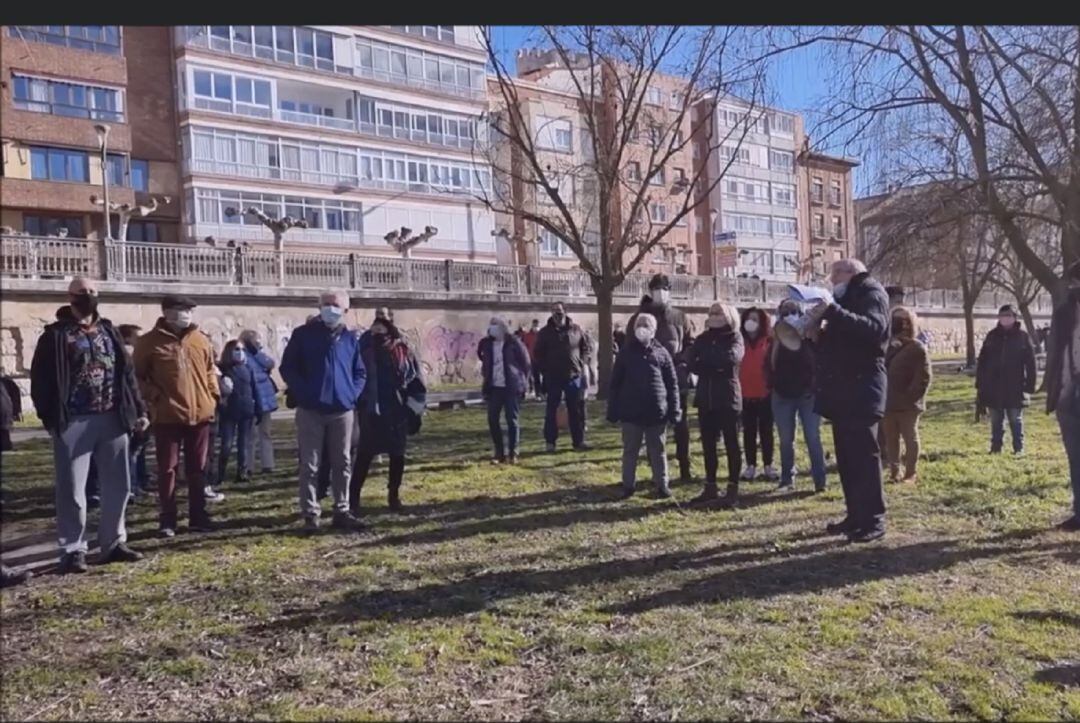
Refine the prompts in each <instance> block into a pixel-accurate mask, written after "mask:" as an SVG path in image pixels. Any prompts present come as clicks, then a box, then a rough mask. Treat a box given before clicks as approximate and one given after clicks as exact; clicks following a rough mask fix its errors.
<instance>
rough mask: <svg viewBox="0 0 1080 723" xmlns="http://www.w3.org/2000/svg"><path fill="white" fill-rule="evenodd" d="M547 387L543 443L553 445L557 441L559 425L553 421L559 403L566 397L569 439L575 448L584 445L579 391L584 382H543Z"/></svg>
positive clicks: (575, 380) (572, 380) (547, 380)
mask: <svg viewBox="0 0 1080 723" xmlns="http://www.w3.org/2000/svg"><path fill="white" fill-rule="evenodd" d="M544 381H545V383H546V386H547V389H546V390H545V391H546V392H547V407H546V410H545V414H544V441H546V442H547V443H548V444H555V442H556V441H557V440H558V439H559V425H558V422H557V421H556V419H555V415H556V413H557V412H558V411H559V403H560V402H562V399H563V396H564V395H565V396H566V416H567V421H568V422H569V423H570V439H571V441H572V442H573V443H574V446H575V447H580V446H581V445H582V444H584V443H585V424H584V421H585V420H584V419H583V418H582V406H581V390H582V386H583V385H584V384H585V381H584V380H583V379H581V378H580V377H575V378H574V379H570V380H569V381H564V382H559V381H557V380H553V379H545V380H544Z"/></svg>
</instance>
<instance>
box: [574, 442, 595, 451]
mask: <svg viewBox="0 0 1080 723" xmlns="http://www.w3.org/2000/svg"><path fill="white" fill-rule="evenodd" d="M591 449H592V446H590V445H588V444H585V443H584V442H582V443H581V444H575V445H574V451H575V452H588V451H590V450H591Z"/></svg>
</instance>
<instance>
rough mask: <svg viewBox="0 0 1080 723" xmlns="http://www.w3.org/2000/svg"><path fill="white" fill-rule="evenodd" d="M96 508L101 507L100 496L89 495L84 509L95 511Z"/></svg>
mask: <svg viewBox="0 0 1080 723" xmlns="http://www.w3.org/2000/svg"><path fill="white" fill-rule="evenodd" d="M98 507H101V496H100V495H90V496H89V497H87V498H86V509H88V510H96V509H97V508H98Z"/></svg>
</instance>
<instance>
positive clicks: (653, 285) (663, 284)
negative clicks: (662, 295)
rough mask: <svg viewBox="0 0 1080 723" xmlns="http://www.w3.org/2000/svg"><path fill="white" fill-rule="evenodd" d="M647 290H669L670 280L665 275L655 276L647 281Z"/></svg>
mask: <svg viewBox="0 0 1080 723" xmlns="http://www.w3.org/2000/svg"><path fill="white" fill-rule="evenodd" d="M649 288H650V289H670V288H671V280H670V279H669V278H668V277H667V275H666V274H657V275H656V276H653V277H652V279H650V280H649Z"/></svg>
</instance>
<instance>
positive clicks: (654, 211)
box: [649, 203, 667, 223]
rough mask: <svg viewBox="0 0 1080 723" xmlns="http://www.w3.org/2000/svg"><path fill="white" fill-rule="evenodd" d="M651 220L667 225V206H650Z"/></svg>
mask: <svg viewBox="0 0 1080 723" xmlns="http://www.w3.org/2000/svg"><path fill="white" fill-rule="evenodd" d="M649 218H650V219H652V221H653V222H654V223H666V222H667V206H664V205H663V204H660V203H650V204H649Z"/></svg>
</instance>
